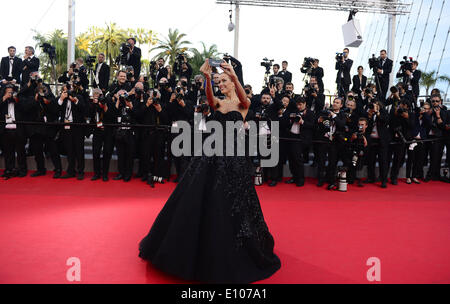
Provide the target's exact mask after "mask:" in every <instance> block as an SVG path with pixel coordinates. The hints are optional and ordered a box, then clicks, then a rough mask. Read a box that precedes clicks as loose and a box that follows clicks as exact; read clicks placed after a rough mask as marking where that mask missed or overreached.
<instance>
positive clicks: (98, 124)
mask: <svg viewBox="0 0 450 304" xmlns="http://www.w3.org/2000/svg"><path fill="white" fill-rule="evenodd" d="M113 107H114V105H113V104H112V103H111V101H108V99H106V98H105V96H104V95H103V92H102V90H101V89H100V88H96V89H94V90H93V92H92V99H91V100H90V103H89V117H90V123H91V125H92V129H93V132H92V133H93V137H92V154H93V160H94V176H93V177H92V178H91V180H92V181H96V180H98V179H100V178H102V179H103V181H104V182H106V181H108V179H109V178H108V173H109V165H110V162H111V157H112V153H113V150H114V128H113V127H105V126H104V124H114V123H115V122H116V121H115V119H114V118H115V117H114V113H113V109H112V108H113ZM100 155H103V157H100Z"/></svg>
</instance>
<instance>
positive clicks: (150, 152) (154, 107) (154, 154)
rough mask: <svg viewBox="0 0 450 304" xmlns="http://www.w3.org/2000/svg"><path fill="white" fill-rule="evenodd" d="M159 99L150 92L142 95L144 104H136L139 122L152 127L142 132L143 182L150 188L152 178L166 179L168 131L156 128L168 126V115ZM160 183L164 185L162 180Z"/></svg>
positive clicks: (165, 107) (154, 92)
mask: <svg viewBox="0 0 450 304" xmlns="http://www.w3.org/2000/svg"><path fill="white" fill-rule="evenodd" d="M160 98H161V95H160V93H159V92H158V91H157V90H151V91H150V92H149V94H148V95H147V94H144V102H138V103H137V104H136V105H137V107H138V110H137V113H138V114H137V115H138V117H139V118H138V119H139V121H140V122H141V123H142V124H145V125H152V126H154V127H151V128H145V129H143V130H142V133H143V134H142V157H143V164H142V167H143V168H142V174H143V180H145V181H146V182H147V184H148V185H150V186H151V187H152V188H154V187H155V186H154V177H161V178H162V177H168V176H167V175H168V172H167V170H168V161H167V156H168V155H167V154H168V153H169V151H166V148H167V147H168V144H167V141H168V138H167V137H168V129H160V128H158V126H168V125H169V114H168V111H167V106H163V105H161V103H160ZM161 182H162V183H164V182H163V181H162V180H161Z"/></svg>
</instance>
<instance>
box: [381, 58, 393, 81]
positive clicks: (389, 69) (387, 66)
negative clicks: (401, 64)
mask: <svg viewBox="0 0 450 304" xmlns="http://www.w3.org/2000/svg"><path fill="white" fill-rule="evenodd" d="M392 65H393V62H392V60H391V59H389V58H386V62H385V63H384V65H382V62H380V67H379V68H380V69H381V70H383V74H378V79H379V80H380V82H381V83H389V74H390V73H391V72H392Z"/></svg>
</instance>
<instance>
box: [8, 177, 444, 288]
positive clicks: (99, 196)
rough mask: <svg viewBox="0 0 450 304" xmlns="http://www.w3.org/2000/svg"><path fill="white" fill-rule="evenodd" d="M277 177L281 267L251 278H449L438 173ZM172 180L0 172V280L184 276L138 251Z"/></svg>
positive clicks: (268, 208) (265, 195) (273, 216)
mask: <svg viewBox="0 0 450 304" xmlns="http://www.w3.org/2000/svg"><path fill="white" fill-rule="evenodd" d="M313 182H314V181H313V180H309V181H307V184H306V185H305V187H303V188H296V187H295V186H292V185H285V184H280V185H279V186H277V187H275V188H269V187H268V186H263V187H258V188H257V189H258V194H259V198H260V200H261V205H262V208H263V211H264V215H265V218H266V221H267V223H268V225H269V229H270V231H271V232H272V234H273V236H274V238H275V251H276V253H277V254H278V256H279V257H280V259H281V262H282V267H281V269H280V270H279V271H278V272H277V273H276V274H275V275H274V276H273V277H271V278H269V279H267V280H265V281H261V282H260V283H368V281H367V279H366V272H367V270H368V269H369V266H366V261H367V259H368V258H370V257H378V258H379V259H380V261H381V282H382V283H450V259H449V257H450V199H449V198H450V187H449V185H448V184H444V183H441V182H430V183H427V184H422V185H406V184H405V183H404V181H401V182H400V185H398V186H391V185H389V186H388V189H385V190H383V189H381V188H379V186H377V185H368V186H366V187H365V188H363V189H361V188H357V187H356V186H355V187H354V186H351V187H350V188H349V192H347V193H340V192H331V191H327V190H325V189H318V188H317V187H316V186H315V185H314V184H313ZM174 187H175V184H174V183H169V184H165V185H157V187H156V189H151V188H150V187H149V186H147V185H145V184H144V183H142V182H141V181H139V180H136V179H135V180H133V181H132V182H130V183H124V182H122V181H110V182H108V183H104V182H102V181H97V182H91V181H90V180H89V179H85V180H84V181H77V180H53V179H52V178H51V177H50V174H48V176H46V177H43V178H37V179H33V178H29V177H27V178H24V179H20V178H14V179H11V180H8V181H3V180H1V181H0V229H1V235H0V243H1V250H0V283H68V282H67V281H66V271H67V269H68V268H69V266H66V260H67V259H68V258H69V257H78V258H79V259H80V260H81V283H183V282H182V281H180V280H177V279H175V278H172V277H169V276H166V275H164V274H163V273H161V272H159V271H157V270H154V269H153V268H152V267H151V266H148V265H147V263H146V262H144V261H142V260H141V259H139V258H138V242H139V241H140V240H141V238H142V237H144V236H145V235H146V234H147V233H148V231H149V229H150V226H151V224H152V223H153V221H154V219H155V217H156V215H157V214H158V212H159V211H160V209H161V208H162V206H163V204H164V203H165V201H166V200H167V198H168V197H169V195H170V193H171V191H172V190H173V189H174Z"/></svg>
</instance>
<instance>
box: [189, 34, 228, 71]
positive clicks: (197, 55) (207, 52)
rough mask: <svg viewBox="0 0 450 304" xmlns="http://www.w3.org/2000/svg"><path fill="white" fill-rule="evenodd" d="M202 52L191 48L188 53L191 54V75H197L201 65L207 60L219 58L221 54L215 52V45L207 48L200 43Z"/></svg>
mask: <svg viewBox="0 0 450 304" xmlns="http://www.w3.org/2000/svg"><path fill="white" fill-rule="evenodd" d="M202 47H203V50H201V51H199V50H198V49H196V48H191V49H189V51H190V52H191V53H192V54H193V57H192V58H191V59H190V64H191V66H192V75H197V74H198V73H199V72H200V67H201V66H202V65H203V63H204V62H205V60H206V59H207V58H215V57H219V56H220V55H221V53H219V51H218V50H217V45H215V44H213V45H211V46H210V47H209V48H208V47H206V45H205V43H204V42H202Z"/></svg>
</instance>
